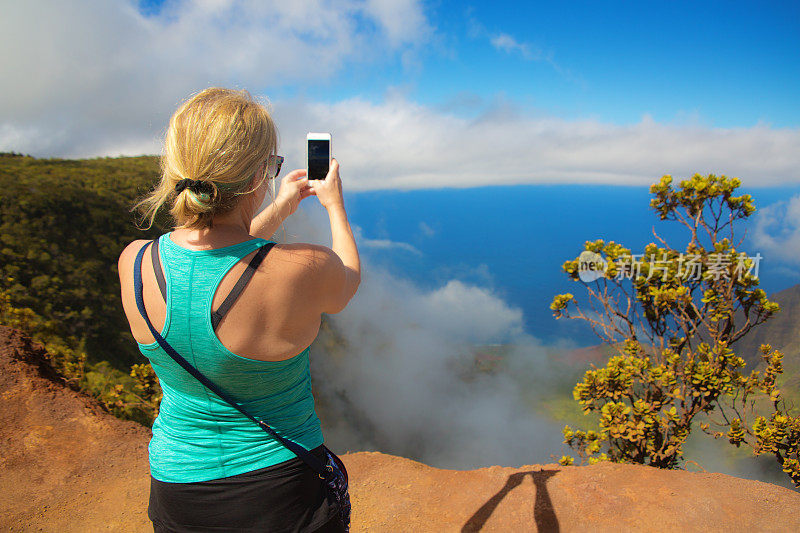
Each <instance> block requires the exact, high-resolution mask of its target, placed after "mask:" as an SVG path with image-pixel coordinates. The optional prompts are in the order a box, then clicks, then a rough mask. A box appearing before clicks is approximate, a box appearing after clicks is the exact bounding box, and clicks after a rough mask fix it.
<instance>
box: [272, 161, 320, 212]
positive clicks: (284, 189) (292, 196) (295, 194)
mask: <svg viewBox="0 0 800 533" xmlns="http://www.w3.org/2000/svg"><path fill="white" fill-rule="evenodd" d="M312 194H313V191H312V190H311V188H310V187H309V185H308V178H307V177H306V171H305V169H302V168H301V169H297V170H293V171H292V172H290V173H289V174H287V175H286V176H285V177H284V178H283V179H282V180H281V187H280V189H279V190H278V196H277V198H275V204H276V205H277V207H278V212H279V213H280V214H281V215H284V213H285V215H284V216H283V217H282V218H283V219H286V218H287V217H289V215H291V214H292V213H294V212H295V211H297V207H298V206H299V205H300V201H301V200H302V199H303V198H308V197H309V196H311V195H312Z"/></svg>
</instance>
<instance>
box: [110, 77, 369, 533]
mask: <svg viewBox="0 0 800 533" xmlns="http://www.w3.org/2000/svg"><path fill="white" fill-rule="evenodd" d="M276 145H277V132H276V129H275V126H274V124H273V122H272V119H271V117H270V115H269V112H268V111H267V110H266V109H265V108H264V107H263V106H262V105H260V104H259V103H257V102H256V101H254V100H253V99H252V98H251V97H250V95H249V94H248V93H247V92H246V91H234V90H228V89H220V88H211V89H207V90H205V91H202V92H200V93H198V94H197V95H195V96H194V97H192V98H190V99H189V100H188V101H186V102H185V103H184V104H183V105H182V106H181V107H180V108H179V109H178V110H177V111H176V112H175V114H174V115H173V116H172V118H171V120H170V123H169V129H168V131H167V135H166V140H165V146H164V153H163V156H162V161H161V168H162V173H161V177H160V180H159V183H158V184H157V185H156V187H155V188H154V190H153V191H152V192H151V193H150V194H149V195H148V196H147V197H146V198H144V199H143V200H142V201H140V202H139V203H138V204H137V205H136V206H134V209H139V210H140V211H142V212H144V213H145V215H146V216H148V215H149V217H150V224H151V225H152V223H153V219H154V217H155V214H156V212H157V211H158V210H159V209H160V208H161V207H162V206H164V205H167V206H168V208H169V213H170V214H171V216H172V218H173V219H174V221H175V229H174V230H173V231H171V232H169V233H166V234H164V235H161V236H160V237H159V238H158V239H157V240H156V241H155V243H154V244H153V245H150V247H151V249H152V248H154V247H155V246H154V245H155V244H156V243H157V244H158V247H157V249H156V252H155V254H151V251H152V250H146V251H145V253H144V256H143V259H142V283H143V286H144V292H143V298H144V304H145V309H146V311H147V315H148V318H149V319H150V321H151V322H152V324H153V327H154V328H155V329H156V330H157V331H159V332H161V335H162V336H163V337H164V338H165V340H166V341H167V342H168V343H169V344H170V345H171V346H172V347H173V348H174V349H175V350H176V351H177V352H178V353H179V354H180V355H182V356H183V357H184V358H185V359H186V360H187V361H188V362H189V363H191V364H192V365H193V366H194V367H195V368H197V369H198V370H199V371H200V372H201V373H203V374H205V376H206V377H207V378H208V379H209V380H210V381H211V382H213V383H214V384H216V385H217V386H218V387H220V388H221V389H222V390H223V391H225V392H227V393H228V394H230V395H231V396H233V397H234V398H235V399H236V400H237V401H238V403H239V404H241V405H242V406H243V407H245V409H247V410H248V411H249V412H250V413H251V414H253V415H254V416H256V417H258V418H261V419H263V420H264V421H265V422H267V423H268V424H270V425H271V426H272V427H273V428H274V429H275V430H276V431H277V432H278V433H279V434H280V435H281V436H283V437H286V438H289V439H291V440H293V441H294V442H296V443H298V444H300V445H301V446H303V447H304V448H305V449H307V450H310V451H311V452H312V453H313V454H315V455H316V456H317V457H319V458H320V460H321V461H322V463H323V464H324V463H325V454H324V451H323V448H322V444H323V441H324V439H323V435H322V429H321V426H320V420H319V418H318V417H317V415H316V413H315V411H314V398H313V396H312V393H311V376H310V362H309V346H310V344H311V343H312V342H313V341H314V338H315V337H316V336H317V333H318V331H319V327H320V319H321V314H322V313H338V312H339V311H341V310H342V309H344V308H345V306H346V305H347V303H348V302H349V301H350V299H351V298H352V297H353V296H354V294H355V292H356V290H357V288H358V285H359V283H360V280H361V266H360V260H359V256H358V250H357V248H356V243H355V240H354V238H353V232H352V230H351V229H350V225H349V222H348V220H347V214H346V212H345V209H344V201H343V198H342V187H341V181H340V179H339V166H338V163H337V162H336V160H333V161H332V163H331V168H330V172H329V173H328V175H327V177H326V178H325V180H313V185H312V184H311V183H309V180H308V179H307V178H306V177H305V170H295V171H293V172H291V173H289V175H287V176H286V177H285V178H284V179H283V180H282V183H281V187H280V190H279V192H278V195H277V197H276V198H274V199H273V201H272V202H271V203H270V204H269V205H268V206H267V207H266V208H265V209H264V210H262V211H261V212H260V213H259V214H258V215H256V214H255V213H256V211H257V209H258V208H259V206H260V205H261V204H262V202H263V201H264V199H265V197H266V195H267V191H268V189H269V180H271V179H275V177H276V176H277V174H278V172H279V170H280V163H281V161H282V158H280V157H279V156H277V155H276ZM311 195H313V196H316V197H317V199H318V200H319V202H320V204H322V206H324V207H325V209H326V210H327V211H328V215H329V218H330V224H331V237H332V244H331V248H327V247H325V246H318V245H313V244H276V243H275V242H274V241H270V240H268V239H269V238H270V237H271V236H272V235H273V233H274V232H275V230H276V229H277V227H278V226H279V225H280V224H281V223H282V221H283V220H284V219H285V218H286V217H288V216H289V215H290V214H292V213H293V212H294V211H295V210H296V209H297V207H298V205H299V203H300V201H302V200H303V199H304V198H307V197H308V196H311ZM147 242H149V241H145V240H137V241H134V242H132V243H131V244H130V245H128V246H127V247H126V248H125V250H124V251H123V252H122V254H121V255H120V258H119V275H120V283H121V286H122V303H123V307H124V309H125V314H126V315H127V318H128V321H129V322H130V328H131V332H132V333H133V336H134V338H135V339H136V341H137V343H138V345H139V349H140V351H141V352H142V353H143V354H144V355H145V356H146V357H147V358H148V359H149V360H150V362H151V364H152V366H153V369H154V370H155V372H156V374H157V375H158V378H159V381H160V383H161V387H162V389H163V391H164V396H163V399H162V401H161V406H160V412H159V414H158V417H157V418H156V420H155V422H154V424H153V437H152V440H151V441H150V445H149V456H150V473H151V480H150V481H151V485H150V502H149V506H148V516H149V517H150V519H151V520H152V522H153V526H154V529H155V531H157V532H158V531H269V532H284V531H286V532H299V531H303V532H305V531H309V532H310V531H341V530H342V525H341V522H340V521H339V519H338V516H337V511H338V509H337V507H336V503H335V501H333V499H332V498H331V497H328V496H327V491H326V489H325V486H324V481H323V480H322V479H321V478H320V477H319V476H318V474H317V473H316V472H315V471H314V470H312V469H311V467H309V466H308V465H307V464H306V463H305V462H304V461H303V460H302V459H301V458H300V457H298V456H296V455H295V454H294V453H293V452H292V451H290V450H289V449H288V448H286V447H285V446H283V445H282V444H281V442H280V441H278V440H277V439H275V438H274V437H273V436H272V435H270V434H268V433H267V432H265V431H264V430H263V429H261V428H260V427H259V426H258V425H257V424H255V423H254V422H253V421H252V420H250V419H249V418H247V417H245V416H244V415H242V414H241V413H240V412H238V411H237V410H235V409H234V408H233V407H232V406H231V405H229V404H228V403H226V402H225V401H224V400H222V399H221V398H219V397H218V396H216V395H215V394H214V393H213V392H211V391H210V390H208V389H207V388H206V387H205V386H204V385H203V384H202V383H201V382H200V381H199V380H197V379H196V378H195V377H194V376H192V375H191V374H189V373H188V372H187V371H186V370H184V369H183V368H182V367H180V365H178V363H176V362H175V361H174V360H173V359H172V358H171V357H170V356H169V354H167V353H166V352H165V351H164V350H163V349H162V348H161V347H160V345H159V344H158V343H157V342H156V340H155V338H154V337H153V335H152V334H151V333H150V330H149V328H148V327H147V325H146V322H145V321H144V319H143V318H142V316H141V315H140V313H139V312H138V309H137V306H136V301H135V295H134V285H133V268H134V266H133V262H134V259H135V257H136V255H137V253H138V252H139V250H140V249H141V248H142V246H144V245H146V243H147ZM154 259H155V260H154ZM259 261H260V263H259ZM248 265H250V266H248ZM248 276H251V277H249V279H248ZM237 282H238V283H237Z"/></svg>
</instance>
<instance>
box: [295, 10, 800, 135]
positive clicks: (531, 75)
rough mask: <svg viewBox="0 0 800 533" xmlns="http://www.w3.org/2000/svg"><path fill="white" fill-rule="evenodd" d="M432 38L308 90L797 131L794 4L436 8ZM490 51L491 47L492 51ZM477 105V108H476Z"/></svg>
mask: <svg viewBox="0 0 800 533" xmlns="http://www.w3.org/2000/svg"><path fill="white" fill-rule="evenodd" d="M427 5H428V6H429V11H428V13H429V15H430V17H431V23H432V24H433V25H434V26H435V27H436V35H435V37H433V38H432V40H431V41H432V42H431V45H430V47H429V48H428V49H426V50H425V51H424V52H423V53H421V58H419V64H418V65H412V66H410V67H406V68H404V66H403V64H402V61H401V60H400V59H399V58H394V60H393V61H390V62H388V63H387V65H386V66H385V68H384V69H383V70H381V72H380V74H379V75H377V76H376V69H375V66H374V65H360V66H358V65H357V66H355V67H354V68H352V69H348V71H347V72H346V73H345V74H344V75H342V76H339V77H337V78H335V79H332V80H330V81H329V83H328V84H324V85H321V86H319V87H314V88H312V89H304V88H303V87H295V86H290V87H288V88H286V90H288V91H296V90H298V89H299V90H301V91H303V90H308V93H309V95H310V96H312V97H313V98H315V99H321V100H336V99H342V98H347V97H349V96H352V95H367V97H369V98H371V99H380V98H381V97H382V96H383V93H384V92H385V91H386V90H387V88H388V87H397V88H399V89H400V90H403V91H407V92H408V94H409V95H410V96H411V97H412V98H413V99H414V100H416V101H419V102H423V103H427V104H433V105H448V104H451V105H453V104H457V103H458V101H459V100H461V101H462V102H464V105H463V107H464V108H466V109H462V110H464V111H466V110H468V109H469V107H470V106H469V103H470V102H472V101H482V102H492V101H494V100H496V99H505V100H508V101H511V102H513V103H515V104H517V105H520V106H524V107H527V108H530V109H532V110H534V111H535V112H541V113H546V114H555V115H558V116H562V117H566V118H579V117H597V118H599V119H600V120H602V121H607V122H612V123H615V124H629V123H635V122H638V121H639V120H640V119H641V117H642V115H643V114H646V113H647V114H650V115H651V116H652V117H653V118H654V119H655V120H656V121H673V120H677V121H681V120H689V119H692V118H696V119H697V120H699V121H701V122H702V123H704V124H709V125H714V126H720V127H748V126H753V125H754V124H756V123H757V122H759V121H764V122H766V123H768V124H770V125H772V126H774V127H795V126H797V125H798V119H800V115H799V114H798V112H799V110H800V106H798V105H797V94H800V4H798V3H796V2H781V3H770V2H764V3H758V4H756V3H753V2H658V3H656V2H569V3H564V2H491V3H488V2H487V3H477V4H467V3H462V2H436V3H429V4H427ZM493 42H494V44H493ZM478 99H479V100H478Z"/></svg>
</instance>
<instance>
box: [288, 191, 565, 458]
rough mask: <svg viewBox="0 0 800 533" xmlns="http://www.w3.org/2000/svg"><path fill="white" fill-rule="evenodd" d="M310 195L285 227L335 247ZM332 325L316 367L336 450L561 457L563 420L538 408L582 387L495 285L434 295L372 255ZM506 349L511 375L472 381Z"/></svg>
mask: <svg viewBox="0 0 800 533" xmlns="http://www.w3.org/2000/svg"><path fill="white" fill-rule="evenodd" d="M311 200H312V203H311V204H307V203H304V204H301V208H300V209H298V210H297V212H295V214H294V215H292V216H291V217H290V218H289V219H288V220H287V222H286V226H287V235H288V236H289V239H288V240H290V241H292V242H315V243H320V244H326V243H327V242H329V235H330V233H329V230H328V227H329V226H328V223H327V216H326V214H325V213H324V209H322V208H321V207H320V206H319V205H318V204H315V203H314V202H313V199H311ZM307 201H308V200H304V202H307ZM279 236H280V234H279ZM356 240H357V242H358V243H359V244H361V241H360V240H359V239H358V238H357V239H356ZM328 318H329V319H330V323H331V324H332V325H333V327H334V328H335V329H336V331H337V335H338V337H339V338H338V340H339V342H340V344H339V345H338V346H330V345H325V344H324V343H319V344H315V345H314V347H313V348H312V350H311V369H312V374H313V376H314V395H315V397H316V398H317V401H318V402H319V404H320V405H324V406H325V412H326V414H327V415H328V416H327V417H326V426H325V428H324V430H325V439H326V441H328V442H330V443H331V446H332V447H334V448H336V449H341V450H342V451H346V450H351V451H356V450H376V449H377V450H380V451H382V452H384V453H390V454H394V455H400V456H403V457H409V458H412V459H414V460H417V461H422V462H424V463H425V464H428V465H432V466H435V467H438V468H458V469H469V468H477V467H482V466H489V465H493V464H501V465H508V466H511V465H522V464H532V463H542V464H543V463H547V462H552V460H553V459H552V458H551V457H550V454H555V455H557V456H560V455H561V453H559V449H560V448H563V446H562V443H561V441H562V440H563V436H562V435H561V428H562V427H563V424H560V423H556V422H553V421H551V420H549V419H548V418H547V417H545V416H543V415H540V414H539V413H538V412H537V411H536V410H535V409H534V406H536V405H537V403H538V402H539V398H541V395H543V394H544V391H545V389H547V388H548V387H552V386H553V384H554V383H564V386H565V387H566V388H568V387H569V386H571V385H572V383H571V382H570V381H564V377H563V376H564V365H563V364H561V363H560V362H557V363H551V361H550V360H549V359H548V357H547V353H546V351H545V349H544V347H542V345H541V344H540V343H538V342H537V341H536V339H533V338H531V337H530V336H528V335H526V334H525V333H524V332H523V331H522V313H521V311H519V310H518V309H515V308H513V307H510V306H509V305H508V304H507V303H505V302H504V301H503V300H502V299H501V298H499V297H498V296H497V295H495V294H494V293H493V292H492V291H491V290H490V289H487V288H484V287H480V286H476V285H468V284H465V283H462V282H460V281H455V280H452V281H449V282H448V283H446V284H445V285H444V286H441V287H438V288H434V289H432V290H426V289H422V288H420V287H418V286H417V285H415V284H414V283H412V282H411V281H410V280H408V279H405V278H403V277H400V276H396V275H392V274H390V273H388V272H387V271H385V270H383V269H380V268H377V267H375V266H374V265H371V264H369V261H368V260H363V259H362V277H361V285H360V286H359V289H358V293H357V294H356V296H355V297H354V298H353V299H352V300H351V301H350V303H349V304H348V306H347V308H346V309H345V310H344V311H342V312H341V313H338V314H336V315H331V316H329V317H328ZM499 342H510V343H513V345H512V346H509V351H508V353H506V354H505V359H504V360H503V363H504V365H505V367H504V369H502V370H499V371H498V372H497V373H496V374H493V375H492V374H477V375H474V376H472V378H473V379H464V378H463V373H464V372H465V371H466V372H469V369H470V368H473V367H474V357H475V348H476V346H475V345H484V344H492V343H499Z"/></svg>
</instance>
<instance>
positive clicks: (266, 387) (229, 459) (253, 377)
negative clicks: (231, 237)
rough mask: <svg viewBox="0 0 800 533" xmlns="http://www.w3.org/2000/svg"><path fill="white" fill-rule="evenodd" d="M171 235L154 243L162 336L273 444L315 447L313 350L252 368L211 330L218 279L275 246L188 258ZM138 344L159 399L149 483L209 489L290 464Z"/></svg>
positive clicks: (155, 348) (243, 246) (281, 450)
mask: <svg viewBox="0 0 800 533" xmlns="http://www.w3.org/2000/svg"><path fill="white" fill-rule="evenodd" d="M169 235H170V233H165V234H164V235H161V236H160V237H159V240H158V243H159V246H158V248H159V249H158V253H159V258H160V260H161V265H162V269H163V272H164V277H165V280H166V301H167V307H166V320H165V322H164V328H163V330H162V331H161V336H162V337H164V339H166V341H167V342H168V343H169V344H170V345H172V347H173V348H175V350H176V351H177V352H178V353H179V354H180V355H182V356H183V357H184V358H185V359H186V360H187V361H188V362H189V363H191V364H192V365H193V366H194V367H195V368H197V369H198V370H199V371H200V372H202V373H203V374H205V376H206V377H207V378H208V379H209V380H211V382H212V383H214V384H216V385H217V386H218V387H220V388H221V389H222V390H223V391H225V392H227V393H228V394H230V395H231V396H233V398H234V399H235V400H237V402H238V403H239V404H240V405H242V407H244V408H245V410H247V411H248V412H250V413H251V414H252V415H253V416H255V417H257V418H260V419H262V420H264V421H265V422H266V423H268V424H270V425H271V426H272V427H273V428H274V429H275V431H276V432H277V433H278V434H279V435H281V436H282V437H285V438H288V439H291V440H293V441H294V442H296V443H298V444H300V445H301V446H303V447H304V448H305V449H307V450H312V449H314V448H316V447H317V446H319V445H320V444H322V443H323V436H322V426H321V423H320V420H319V418H318V417H317V414H316V411H315V410H314V396H313V395H312V393H311V367H310V361H309V348H310V347H307V348H306V349H305V350H303V351H302V352H300V353H299V354H297V355H295V356H294V357H292V358H290V359H286V360H284V361H258V360H255V359H249V358H246V357H242V356H240V355H236V354H235V353H233V352H231V351H230V350H228V349H227V348H226V347H225V346H224V345H223V344H222V343H221V342H220V340H219V338H218V337H217V336H216V333H215V332H214V328H213V326H212V323H211V311H212V309H211V305H212V299H213V297H214V293H215V292H216V290H217V286H218V285H219V283H220V281H222V278H223V277H224V275H225V274H226V273H227V272H228V271H229V270H230V269H231V267H233V266H234V265H235V264H236V263H237V262H239V261H240V260H241V259H242V258H243V257H244V256H246V255H247V254H249V253H251V252H253V251H255V250H257V249H258V248H259V247H261V246H263V245H265V244H267V243H270V242H274V241H268V240H265V239H261V238H254V239H251V240H249V241H244V242H241V243H239V244H234V245H232V246H226V247H224V248H217V249H215V250H189V249H187V248H183V247H182V246H180V245H178V244H177V243H175V242H174V241H173V240H172V239H171V238H170V237H169ZM151 246H152V245H151ZM148 253H149V252H148ZM267 257H269V256H267ZM137 344H138V345H139V350H140V351H141V352H142V354H143V355H144V356H145V357H147V358H148V359H149V360H150V364H151V365H152V367H153V370H154V371H155V373H156V375H157V376H158V379H159V381H160V384H161V388H162V390H163V392H164V396H163V398H162V400H161V406H160V408H159V412H158V416H157V417H156V419H155V421H154V423H153V437H152V439H151V440H150V444H149V446H148V451H149V456H150V473H151V475H152V476H153V477H154V478H155V479H157V480H159V481H166V482H172V483H189V482H193V481H208V480H211V479H218V478H223V477H228V476H234V475H236V474H241V473H244V472H250V471H252V470H257V469H260V468H264V467H267V466H271V465H274V464H277V463H281V462H283V461H288V460H289V459H293V458H295V457H297V456H296V455H295V454H294V452H292V451H291V450H289V449H288V448H286V447H285V446H284V445H283V444H281V442H280V441H278V440H277V439H276V438H275V437H273V436H272V435H270V434H269V433H267V432H266V431H264V430H263V429H261V427H260V426H258V425H256V424H255V423H254V422H253V421H252V420H250V419H249V418H247V417H246V416H244V415H243V414H242V413H240V412H239V411H237V410H236V409H235V408H233V407H232V406H231V405H229V404H228V403H227V402H226V401H225V400H223V399H222V398H220V397H219V396H217V395H216V394H214V393H213V392H211V391H210V390H208V388H206V387H205V385H203V384H202V383H201V382H200V381H199V380H197V378H195V377H194V376H192V375H191V374H189V373H188V372H187V371H186V370H184V369H183V367H181V366H180V365H179V364H178V363H176V362H175V360H174V359H172V357H170V356H169V354H168V353H167V352H165V351H164V350H163V349H162V348H161V347H160V346H159V345H158V342H152V343H150V344H142V343H137Z"/></svg>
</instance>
